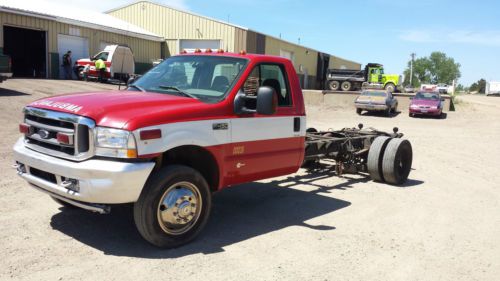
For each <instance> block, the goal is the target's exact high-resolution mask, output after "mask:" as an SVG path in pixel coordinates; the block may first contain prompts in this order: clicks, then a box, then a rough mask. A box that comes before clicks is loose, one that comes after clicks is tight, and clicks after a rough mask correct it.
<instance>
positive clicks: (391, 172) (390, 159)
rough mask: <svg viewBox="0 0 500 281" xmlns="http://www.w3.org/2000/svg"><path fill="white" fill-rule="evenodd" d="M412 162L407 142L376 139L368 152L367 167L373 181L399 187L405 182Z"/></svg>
mask: <svg viewBox="0 0 500 281" xmlns="http://www.w3.org/2000/svg"><path fill="white" fill-rule="evenodd" d="M412 161H413V151H412V147H411V144H410V142H409V141H408V140H403V139H400V138H389V137H385V136H380V137H377V138H376V139H375V140H374V141H373V143H372V145H371V147H370V151H369V152H368V160H367V167H368V172H369V174H370V177H371V178H372V179H373V180H374V181H379V182H386V183H389V184H394V185H400V184H403V183H404V182H406V180H407V179H408V175H409V174H410V170H411V164H412Z"/></svg>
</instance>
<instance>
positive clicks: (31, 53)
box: [3, 26, 47, 78]
mask: <svg viewBox="0 0 500 281" xmlns="http://www.w3.org/2000/svg"><path fill="white" fill-rule="evenodd" d="M3 34H4V53H5V54H7V55H9V56H10V57H11V58H12V73H13V75H14V77H37V78H46V77H47V41H46V38H47V33H46V32H45V31H41V30H34V29H27V28H19V27H13V26H4V27H3Z"/></svg>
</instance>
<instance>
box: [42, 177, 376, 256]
mask: <svg viewBox="0 0 500 281" xmlns="http://www.w3.org/2000/svg"><path fill="white" fill-rule="evenodd" d="M321 177H328V175H320V174H318V173H310V174H307V175H306V176H303V177H302V176H292V177H290V178H289V179H287V180H280V181H275V182H270V183H259V182H254V183H249V184H244V185H240V186H236V187H233V188H229V189H226V190H223V191H221V192H218V193H216V194H214V197H213V209H212V214H211V218H210V221H209V223H208V224H207V227H206V228H205V230H204V231H203V232H202V234H201V235H200V237H198V239H196V240H195V241H193V242H191V243H190V244H188V245H185V246H183V247H181V248H178V249H173V250H161V249H158V248H155V247H153V246H150V245H149V244H148V243H147V242H145V241H144V240H143V239H142V237H141V236H140V234H139V233H138V232H137V230H136V229H135V225H134V221H133V217H132V212H133V208H132V206H131V205H126V206H118V207H115V208H114V209H113V210H112V212H111V214H109V215H98V214H94V213H90V212H87V211H83V210H79V209H70V208H61V210H62V211H61V212H60V213H57V214H55V215H54V216H53V217H52V220H51V226H52V228H53V229H55V230H58V231H61V232H62V233H64V234H66V235H68V236H71V237H73V238H74V239H76V240H78V241H80V242H82V243H84V244H86V245H89V246H91V247H93V248H95V249H98V250H100V251H103V252H104V253H105V254H107V255H116V256H132V257H141V258H175V257H181V256H186V255H191V254H197V253H203V254H211V253H217V252H221V251H224V249H223V247H226V246H228V245H231V244H234V243H238V242H241V241H245V240H247V239H251V238H253V237H257V236H260V235H263V234H266V233H270V232H273V231H276V230H280V229H283V228H286V227H289V226H297V225H298V226H304V227H307V228H310V229H311V230H312V231H330V230H334V229H335V227H334V226H331V225H319V226H314V225H309V224H307V223H305V221H307V220H310V219H312V218H315V217H319V216H322V215H325V214H328V213H331V212H334V211H336V210H339V209H342V208H345V207H347V206H349V205H350V203H349V202H347V201H343V200H339V199H335V198H332V197H327V196H323V195H319V194H318V193H320V192H327V191H328V190H330V189H335V188H346V187H349V186H350V185H351V184H354V183H356V182H362V181H368V180H369V179H365V178H361V179H353V180H352V181H350V180H348V182H347V183H342V184H340V185H338V186H332V187H327V186H321V185H316V184H313V183H312V182H311V181H314V180H317V179H318V178H321ZM298 184H301V185H302V184H304V185H312V186H315V187H318V188H317V189H315V190H313V191H301V190H296V189H292V188H289V187H291V186H294V185H298ZM279 185H286V187H280V186H279Z"/></svg>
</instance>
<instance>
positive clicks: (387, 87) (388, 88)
mask: <svg viewBox="0 0 500 281" xmlns="http://www.w3.org/2000/svg"><path fill="white" fill-rule="evenodd" d="M385 90H386V91H387V92H389V93H394V91H395V90H396V86H395V85H394V84H392V83H387V85H385Z"/></svg>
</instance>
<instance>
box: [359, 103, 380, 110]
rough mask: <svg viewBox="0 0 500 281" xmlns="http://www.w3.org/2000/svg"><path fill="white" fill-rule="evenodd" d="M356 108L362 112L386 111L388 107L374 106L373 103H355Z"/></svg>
mask: <svg viewBox="0 0 500 281" xmlns="http://www.w3.org/2000/svg"><path fill="white" fill-rule="evenodd" d="M354 105H355V106H356V108H359V109H363V110H368V111H371V110H387V109H388V107H387V105H386V104H375V103H355V104H354Z"/></svg>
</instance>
